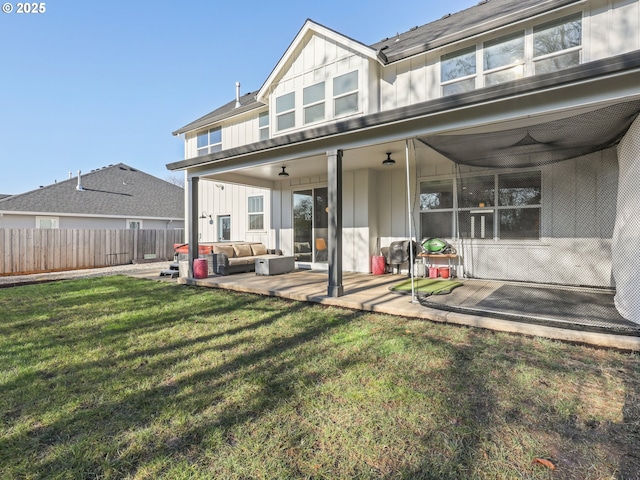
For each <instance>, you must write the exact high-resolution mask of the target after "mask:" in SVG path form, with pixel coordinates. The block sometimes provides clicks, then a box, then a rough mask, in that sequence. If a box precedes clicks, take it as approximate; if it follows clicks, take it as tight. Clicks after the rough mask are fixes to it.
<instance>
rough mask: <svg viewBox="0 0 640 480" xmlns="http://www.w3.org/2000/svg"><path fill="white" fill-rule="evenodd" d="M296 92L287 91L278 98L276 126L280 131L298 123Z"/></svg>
mask: <svg viewBox="0 0 640 480" xmlns="http://www.w3.org/2000/svg"><path fill="white" fill-rule="evenodd" d="M295 108H296V94H295V92H291V93H287V94H285V95H282V96H280V97H278V98H276V128H277V130H278V131H279V132H280V131H282V130H287V129H289V128H293V127H295V125H296V110H295Z"/></svg>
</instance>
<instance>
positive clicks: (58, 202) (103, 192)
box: [0, 163, 184, 219]
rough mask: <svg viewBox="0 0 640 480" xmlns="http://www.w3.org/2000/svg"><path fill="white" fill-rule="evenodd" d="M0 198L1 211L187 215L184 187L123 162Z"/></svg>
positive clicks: (164, 217) (156, 215) (181, 216)
mask: <svg viewBox="0 0 640 480" xmlns="http://www.w3.org/2000/svg"><path fill="white" fill-rule="evenodd" d="M80 180H81V185H82V190H78V189H77V188H76V187H77V185H78V178H77V177H74V178H71V179H69V180H64V181H62V182H58V183H54V184H51V185H47V186H45V187H42V188H39V189H37V190H32V191H30V192H26V193H22V194H19V195H12V196H9V197H7V198H2V199H0V212H2V211H5V212H6V211H18V212H42V213H57V214H65V213H66V214H80V215H87V216H91V215H109V216H127V217H145V218H162V219H168V218H172V219H181V218H184V190H183V189H182V188H180V187H178V186H176V185H173V184H171V183H169V182H166V181H164V180H161V179H159V178H157V177H154V176H152V175H149V174H147V173H144V172H141V171H140V170H137V169H135V168H133V167H130V166H128V165H125V164H123V163H119V164H116V165H110V166H108V167H104V168H101V169H97V170H93V171H91V172H89V173H86V174H82V175H81V179H80Z"/></svg>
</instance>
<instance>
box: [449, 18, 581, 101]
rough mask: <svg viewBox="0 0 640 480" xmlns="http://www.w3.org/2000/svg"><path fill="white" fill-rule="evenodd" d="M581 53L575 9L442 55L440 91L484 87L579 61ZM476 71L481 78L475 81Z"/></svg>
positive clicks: (452, 92)
mask: <svg viewBox="0 0 640 480" xmlns="http://www.w3.org/2000/svg"><path fill="white" fill-rule="evenodd" d="M479 48H481V49H482V50H481V55H480V53H479V51H478V50H477V49H479ZM581 55H582V12H579V13H576V14H572V15H568V16H565V17H563V18H560V19H556V20H553V21H550V22H545V23H542V24H540V25H534V26H533V27H528V28H527V29H526V30H520V31H518V32H515V33H511V34H508V35H503V36H501V37H499V38H496V39H492V40H487V41H485V42H484V43H482V44H477V45H472V46H469V47H467V48H464V49H461V50H456V51H454V52H451V53H447V54H445V55H442V56H441V57H440V85H441V88H442V95H443V96H447V95H454V94H458V93H464V92H470V91H472V90H474V89H475V88H476V84H478V85H483V86H485V87H488V86H491V85H497V84H500V83H503V82H508V81H511V80H517V79H519V78H523V77H524V76H525V75H531V74H534V75H539V74H543V73H551V72H555V71H558V70H562V69H564V68H569V67H573V66H576V65H580V62H581V61H582V58H581ZM480 57H482V58H480ZM478 73H480V75H482V77H481V81H477V78H476V77H477V74H478Z"/></svg>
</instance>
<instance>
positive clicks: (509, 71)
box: [482, 30, 524, 87]
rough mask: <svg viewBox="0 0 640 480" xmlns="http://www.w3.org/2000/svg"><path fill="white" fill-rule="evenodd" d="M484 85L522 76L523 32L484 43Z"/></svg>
mask: <svg viewBox="0 0 640 480" xmlns="http://www.w3.org/2000/svg"><path fill="white" fill-rule="evenodd" d="M482 56H483V60H484V85H485V87H488V86H489V85H496V84H498V83H502V82H508V81H509V80H516V79H518V78H522V77H523V76H524V30H523V31H520V32H517V33H514V34H512V35H506V36H504V37H500V38H497V39H495V40H491V41H489V42H485V43H484V45H483V55H482Z"/></svg>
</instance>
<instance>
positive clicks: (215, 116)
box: [172, 92, 265, 135]
mask: <svg viewBox="0 0 640 480" xmlns="http://www.w3.org/2000/svg"><path fill="white" fill-rule="evenodd" d="M256 93H258V92H251V93H246V94H244V95H243V96H241V97H240V106H239V107H236V100H235V99H233V100H232V101H231V102H229V103H226V104H224V105H223V106H222V107H220V108H217V109H216V110H214V111H213V112H210V113H207V114H206V115H204V116H202V117H200V118H198V119H197V120H194V121H193V122H191V123H188V124H187V125H185V126H184V127H182V128H179V129H178V130H176V131H175V132H172V135H180V134H181V133H185V132H190V131H192V130H196V129H198V128H202V127H206V126H207V125H211V124H214V123H216V122H219V121H221V120H225V119H227V118H231V117H234V116H235V115H240V114H242V113H246V112H250V111H251V110H255V109H256V108H260V107H264V106H265V104H264V103H262V102H258V101H257V100H256Z"/></svg>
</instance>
